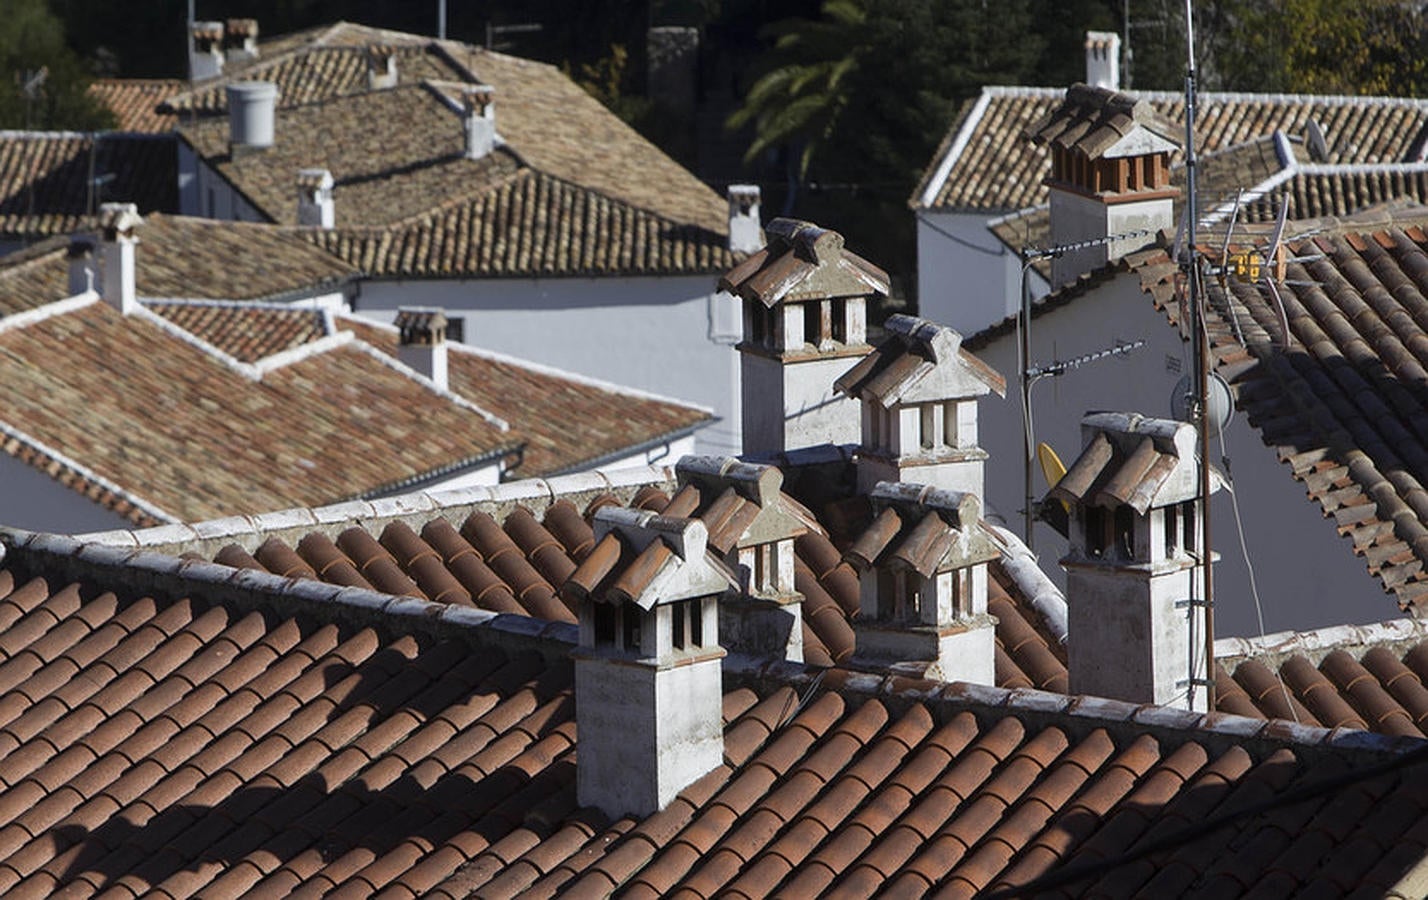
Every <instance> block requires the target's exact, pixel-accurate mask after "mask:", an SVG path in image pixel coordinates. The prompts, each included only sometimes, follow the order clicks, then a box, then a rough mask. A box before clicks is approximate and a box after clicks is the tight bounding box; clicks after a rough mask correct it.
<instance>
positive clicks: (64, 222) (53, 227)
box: [0, 131, 178, 241]
mask: <svg viewBox="0 0 1428 900" xmlns="http://www.w3.org/2000/svg"><path fill="white" fill-rule="evenodd" d="M107 202H124V203H133V204H135V205H136V206H138V207H139V211H140V212H141V213H148V212H152V211H155V210H157V211H161V212H172V211H174V210H176V209H177V208H178V159H177V156H176V153H175V150H174V142H173V139H172V138H171V137H169V136H167V135H159V134H123V133H118V132H83V133H81V132H68V131H0V240H3V241H34V240H40V239H43V238H45V237H50V236H53V235H60V234H70V233H72V232H74V231H77V230H79V229H80V228H83V227H85V225H86V223H87V222H88V221H89V220H90V218H91V216H92V215H93V214H94V213H95V212H96V211H97V210H98V209H99V206H100V204H101V203H107Z"/></svg>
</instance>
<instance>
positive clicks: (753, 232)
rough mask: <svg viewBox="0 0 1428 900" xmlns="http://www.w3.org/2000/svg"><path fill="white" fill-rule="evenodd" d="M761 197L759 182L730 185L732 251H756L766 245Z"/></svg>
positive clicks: (730, 238)
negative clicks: (760, 210) (761, 215)
mask: <svg viewBox="0 0 1428 900" xmlns="http://www.w3.org/2000/svg"><path fill="white" fill-rule="evenodd" d="M759 199H760V193H759V186H758V185H757V184H731V185H729V252H730V253H754V252H756V251H758V249H759V248H760V247H762V246H763V245H764V229H763V225H762V223H761V222H760V220H759Z"/></svg>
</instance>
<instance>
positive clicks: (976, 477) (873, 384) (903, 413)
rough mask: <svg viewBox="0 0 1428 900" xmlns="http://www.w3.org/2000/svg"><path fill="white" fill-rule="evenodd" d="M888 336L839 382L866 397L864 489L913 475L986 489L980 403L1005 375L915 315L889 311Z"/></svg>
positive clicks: (861, 451) (999, 389)
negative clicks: (979, 434) (979, 432)
mask: <svg viewBox="0 0 1428 900" xmlns="http://www.w3.org/2000/svg"><path fill="white" fill-rule="evenodd" d="M883 328H884V330H885V332H886V334H887V338H886V339H885V340H884V341H883V342H882V343H881V344H879V345H878V347H877V349H875V350H874V351H873V352H872V353H869V354H868V355H867V356H865V357H864V358H863V359H862V360H861V361H860V362H858V363H857V365H855V366H853V368H851V369H849V370H848V371H847V372H846V373H844V374H843V376H842V377H840V378H839V379H838V380H837V382H836V383H835V386H836V387H837V389H838V390H839V391H841V392H842V393H844V394H846V395H847V396H849V397H853V398H857V399H858V400H859V401H860V402H861V403H862V413H863V415H862V426H863V427H862V442H861V444H860V445H859V447H858V461H857V465H858V490H859V491H860V492H864V493H866V492H867V491H870V490H872V489H873V486H874V485H876V484H878V483H879V482H883V481H893V482H897V481H908V482H913V483H916V484H924V485H930V486H932V487H937V488H947V489H949V490H955V491H961V492H964V493H967V494H971V495H973V496H976V497H981V496H983V492H982V484H983V477H982V474H983V473H982V470H983V466H984V465H985V461H986V459H987V452H986V451H985V450H983V449H982V448H981V447H980V446H978V443H977V403H978V401H979V400H980V398H982V397H984V396H986V395H987V394H989V393H992V392H995V393H996V394H997V396H999V397H1005V396H1006V379H1004V378H1003V377H1002V376H1001V375H1000V374H998V373H997V371H996V370H995V369H993V368H992V367H991V366H988V365H987V364H986V363H984V362H982V361H981V360H980V359H978V358H977V357H975V356H973V355H972V354H971V353H968V352H967V351H966V350H964V349H962V336H961V335H960V334H958V333H957V332H955V331H953V330H952V329H951V328H948V327H946V326H944V325H938V324H937V323H935V322H929V321H928V320H926V319H919V318H917V317H915V316H906V315H901V314H899V315H894V316H889V317H888V320H887V322H886V323H884V325H883Z"/></svg>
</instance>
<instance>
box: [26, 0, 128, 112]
mask: <svg viewBox="0 0 1428 900" xmlns="http://www.w3.org/2000/svg"><path fill="white" fill-rule="evenodd" d="M42 71H43V77H42V78H39V77H36V76H37V75H38V73H41V72H42ZM27 81H28V82H29V87H30V90H28V91H27V90H25V87H26V82H27ZM88 86H89V75H88V73H87V72H86V71H85V69H84V66H83V64H82V63H81V62H80V61H79V59H78V58H77V57H76V56H75V55H74V53H72V52H71V51H70V49H69V48H68V47H67V46H66V44H65V39H64V27H63V26H62V25H61V24H60V21H59V20H58V19H57V18H55V17H54V16H53V15H51V14H50V11H49V9H48V8H47V7H46V5H45V2H44V0H5V2H4V7H3V14H0V127H3V128H33V129H65V128H71V129H79V130H89V129H100V128H108V127H111V126H112V125H113V116H112V115H111V114H110V113H109V111H108V109H106V108H105V107H104V106H103V105H102V104H100V103H97V102H95V100H94V99H93V98H92V97H90V96H89V95H88V94H87V93H86V89H87V88H88Z"/></svg>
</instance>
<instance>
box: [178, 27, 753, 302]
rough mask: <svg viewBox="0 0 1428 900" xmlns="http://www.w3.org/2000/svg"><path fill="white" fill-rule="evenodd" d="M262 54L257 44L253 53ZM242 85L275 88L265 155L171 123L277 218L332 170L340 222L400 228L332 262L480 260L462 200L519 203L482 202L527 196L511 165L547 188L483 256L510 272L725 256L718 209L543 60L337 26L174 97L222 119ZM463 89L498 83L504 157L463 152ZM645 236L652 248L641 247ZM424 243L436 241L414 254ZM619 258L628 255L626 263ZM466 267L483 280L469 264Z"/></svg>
mask: <svg viewBox="0 0 1428 900" xmlns="http://www.w3.org/2000/svg"><path fill="white" fill-rule="evenodd" d="M279 40H282V39H279ZM369 45H374V46H375V45H381V46H383V47H385V48H390V49H393V50H394V51H395V52H396V53H397V57H398V61H397V71H398V76H399V78H400V79H401V81H400V84H399V85H398V86H397V87H394V88H390V89H382V90H371V89H370V88H369V86H368V80H367V52H368V46H369ZM268 46H269V44H268V42H265V44H264V48H265V51H266V48H267V47H268ZM253 78H264V79H268V80H273V81H274V82H275V83H276V84H277V85H278V88H279V92H280V96H281V99H280V101H279V112H278V116H277V127H276V144H275V146H274V147H272V148H269V149H268V150H266V151H264V152H263V153H261V154H251V155H247V156H242V158H240V159H237V160H235V159H233V158H231V157H230V155H229V150H228V126H227V123H226V121H224V120H222V119H220V118H216V117H213V118H209V119H207V120H203V121H199V122H196V123H193V124H190V125H186V126H183V127H182V128H180V133H181V134H182V135H183V138H184V139H185V140H186V141H188V142H189V143H190V144H192V145H193V146H194V147H195V148H196V150H197V152H198V153H199V155H200V156H201V157H203V158H205V159H206V160H207V161H208V162H209V163H210V164H212V165H214V166H215V167H217V168H218V169H219V171H220V172H222V173H223V175H224V176H225V177H226V178H228V179H229V180H230V181H232V182H233V183H234V185H235V186H236V187H237V188H238V190H240V191H241V192H242V193H243V194H244V195H245V196H246V197H247V198H248V199H249V200H250V201H251V202H253V203H255V204H256V205H257V206H258V208H259V209H260V210H261V211H262V212H263V214H265V215H267V216H268V217H269V218H270V219H272V220H274V221H278V222H285V223H290V222H292V221H293V220H294V217H295V213H296V203H295V199H294V197H293V194H294V190H293V180H294V178H295V177H296V173H297V170H298V169H299V168H306V167H312V166H325V167H326V168H328V169H330V170H331V172H332V174H333V176H334V178H335V179H336V193H335V197H336V209H337V224H338V227H339V228H357V229H362V228H369V227H386V226H393V225H397V226H399V227H398V228H397V232H395V233H394V234H393V235H391V236H390V237H389V238H387V239H385V245H386V246H397V247H400V252H397V253H392V254H390V255H388V254H387V252H386V251H385V250H383V249H382V248H381V247H378V246H373V244H374V243H382V241H379V240H378V239H377V238H376V237H375V236H372V235H361V234H358V235H350V236H348V237H346V238H344V239H343V240H345V241H348V242H350V243H352V244H354V245H356V246H355V247H353V248H349V252H345V253H344V256H346V257H347V258H349V259H353V258H355V257H354V254H358V253H360V255H362V256H363V257H364V258H366V259H368V262H369V264H371V265H372V266H373V269H374V271H381V272H383V273H393V272H396V271H397V270H396V269H394V267H400V266H406V265H408V264H409V265H410V267H411V271H408V270H407V269H400V271H399V274H402V275H403V276H410V275H416V276H418V277H419V276H421V275H424V274H440V273H444V272H446V271H466V270H461V269H458V268H455V267H459V266H462V265H465V266H467V267H468V268H469V267H470V266H472V265H473V264H476V262H475V261H476V259H477V257H478V256H480V255H482V254H484V253H487V252H489V251H488V250H487V249H486V248H482V247H477V246H470V247H467V246H463V245H464V244H465V243H467V242H469V241H471V240H474V239H476V237H477V235H476V234H473V233H472V232H473V230H475V229H473V227H472V220H473V219H476V220H477V221H478V222H479V221H480V217H481V216H483V215H486V214H487V212H488V211H487V210H483V209H481V208H473V207H480V206H483V205H485V204H487V203H489V204H490V205H493V206H502V205H508V204H510V203H512V202H516V198H512V197H500V196H497V197H493V198H492V199H491V200H490V201H486V200H484V199H483V198H484V196H485V195H487V194H489V193H491V192H500V191H503V190H505V191H506V192H507V193H510V191H511V190H515V191H528V190H529V188H530V186H531V185H530V184H529V183H526V184H522V183H516V184H511V183H509V182H508V178H509V176H510V175H511V173H512V172H513V171H515V167H516V164H517V161H519V165H520V167H521V168H522V169H525V168H529V169H530V170H532V171H533V172H534V173H538V174H539V176H540V178H539V180H537V181H536V182H535V186H536V187H537V188H539V189H540V190H542V191H544V192H545V195H544V198H543V199H542V200H541V201H540V202H541V203H543V204H544V205H543V206H542V208H541V210H540V211H539V212H537V211H536V210H535V209H534V208H533V207H531V206H530V204H531V203H532V201H533V200H534V198H530V197H527V198H525V199H524V200H521V201H519V202H521V203H523V204H524V205H526V206H527V208H528V211H529V212H530V213H534V214H535V215H536V217H537V218H538V219H540V217H541V216H542V215H543V216H544V217H546V218H548V219H549V220H550V224H549V226H548V227H545V226H544V224H543V222H544V220H543V219H541V220H540V221H539V222H537V223H536V224H537V225H538V226H540V230H541V231H542V232H543V233H542V234H538V235H524V234H522V235H520V239H519V241H517V242H516V243H517V247H518V249H517V250H516V251H514V252H513V254H511V255H507V254H503V253H500V252H497V253H496V254H495V256H496V258H497V259H498V260H503V261H504V262H505V263H507V264H508V265H510V266H511V268H510V269H509V274H524V273H526V272H528V271H532V270H533V266H532V264H531V262H530V261H529V260H527V259H526V257H527V255H529V256H530V257H531V259H533V260H535V261H536V263H537V265H538V264H539V261H540V259H541V257H542V256H544V257H545V258H546V259H547V260H548V259H550V258H552V257H556V258H559V259H560V260H561V261H562V262H563V263H565V264H567V265H569V266H571V268H570V269H569V271H564V270H562V273H563V274H583V273H585V272H588V271H591V270H592V268H591V267H590V264H591V262H592V261H593V263H594V268H593V270H595V271H617V272H623V271H639V270H641V268H642V266H647V265H649V262H645V263H641V262H640V261H639V257H641V256H644V257H645V258H646V259H647V260H650V261H657V262H658V264H659V265H660V266H662V267H663V268H662V269H661V271H686V270H697V271H700V272H706V271H707V272H712V271H715V270H718V269H722V268H726V267H727V265H728V263H729V257H728V255H727V250H726V249H724V247H723V246H722V245H724V244H725V243H726V241H727V232H728V221H727V210H726V206H725V203H724V201H723V200H722V199H721V198H720V197H718V196H717V195H716V194H715V193H714V192H713V191H711V190H710V189H709V188H708V187H707V186H706V185H704V184H703V183H702V182H700V181H699V180H698V179H696V178H695V177H694V176H693V175H691V174H690V173H689V172H688V171H686V170H685V169H683V168H682V167H681V166H679V165H678V164H677V163H675V162H674V161H673V160H671V159H670V158H669V157H668V156H666V155H665V154H664V153H663V152H661V151H660V150H659V149H658V148H656V147H655V146H654V145H653V144H651V143H649V142H648V141H647V140H645V139H644V138H643V137H641V136H640V135H639V134H638V133H636V132H635V131H634V130H633V129H631V128H630V127H629V126H627V125H625V124H624V123H623V122H621V121H620V120H619V118H618V117H616V116H615V115H613V114H612V113H610V112H609V111H608V110H606V109H605V108H604V107H603V106H602V105H601V104H600V103H599V102H598V101H596V100H595V99H594V98H592V97H591V96H589V95H588V94H587V93H586V92H585V91H584V90H582V89H581V88H580V87H579V86H577V85H576V84H575V83H574V82H573V81H572V80H571V79H570V78H569V77H568V76H566V75H565V74H563V73H561V72H560V71H559V70H557V69H555V68H553V67H551V66H548V65H545V64H543V63H536V62H532V61H529V60H522V59H517V58H515V57H510V56H506V55H504V54H501V53H494V52H491V51H488V50H485V49H482V48H477V47H471V46H467V45H464V44H460V43H456V42H451V41H447V42H439V41H431V40H430V39H428V38H423V37H421V36H418V35H402V34H398V33H391V32H378V31H376V30H373V29H365V28H362V27H361V26H351V25H348V24H346V23H340V24H339V25H338V26H334V27H333V28H332V29H330V30H328V31H325V32H311V33H308V34H307V35H305V36H301V38H300V39H297V40H294V41H291V42H288V43H287V44H285V45H283V46H282V49H281V50H278V51H277V52H274V53H272V54H270V55H265V56H263V57H262V58H260V59H259V60H258V61H257V62H253V63H247V64H244V65H243V66H241V67H240V69H239V70H235V71H234V72H233V73H232V74H231V77H230V76H229V75H225V76H224V77H223V78H220V79H218V80H215V81H213V82H208V83H205V84H204V85H202V86H200V87H198V88H196V89H195V90H194V91H193V92H192V93H190V94H187V95H183V96H181V97H177V98H174V99H173V100H171V103H172V104H173V105H175V108H178V107H183V108H193V109H197V110H200V111H205V112H216V111H220V110H221V109H223V108H224V104H225V103H226V99H224V96H223V89H224V86H225V85H226V84H227V83H228V82H230V81H233V80H249V79H253ZM423 79H425V80H423ZM467 84H486V85H491V86H493V87H494V90H495V110H496V129H497V132H498V134H499V136H500V138H501V140H502V142H503V145H504V148H505V149H504V150H497V151H496V152H495V153H494V154H493V155H492V156H490V157H488V158H487V159H485V160H481V161H472V160H467V159H464V156H463V151H464V137H463V133H462V130H461V125H460V119H459V116H458V115H457V114H456V113H455V112H454V111H453V109H452V108H451V104H452V102H453V101H452V99H451V97H450V96H448V95H449V94H450V93H451V92H452V91H453V90H454V89H455V88H458V87H460V86H461V85H467ZM582 193H583V194H584V195H585V196H584V197H580V196H576V195H577V194H582ZM425 215H430V218H429V219H428V220H426V221H424V222H421V223H415V222H411V221H407V220H409V219H412V218H413V217H416V216H425ZM641 220H644V221H641ZM531 225H532V223H531V222H530V221H529V219H525V218H522V219H520V220H518V221H515V222H513V223H511V224H510V225H506V224H505V223H499V222H498V223H495V227H497V228H498V229H500V230H502V231H507V230H518V229H522V228H526V227H530V226H531ZM479 227H480V226H479V225H478V226H477V228H479ZM486 227H487V228H489V227H492V226H491V225H489V224H488V225H487V226H486ZM636 227H638V229H639V232H638V233H637V235H636V236H635V237H634V238H633V239H634V240H635V241H636V242H638V243H639V244H640V246H634V247H631V246H629V243H630V241H631V239H632V238H631V232H632V231H633V230H634V229H635V228H636ZM607 228H608V229H609V230H608V232H607ZM577 233H579V234H582V235H583V236H582V238H581V239H579V240H575V239H573V238H572V237H571V235H573V234H577ZM646 241H650V242H652V243H653V251H654V252H651V250H650V249H646V248H644V247H643V246H642V245H643V243H644V242H646ZM362 242H366V244H365V245H364V244H363V243H362ZM428 242H430V243H431V244H433V245H435V246H434V248H431V247H427V246H425V245H426V244H427V243H428ZM418 244H421V245H422V246H421V247H420V248H419V249H418V251H417V252H416V254H415V256H414V257H411V251H412V248H413V247H416V246H417V245H418ZM519 248H526V249H519ZM626 256H631V257H634V259H631V260H629V261H628V262H627V261H626V259H625V257H626ZM409 257H411V259H410V262H408V258H409ZM607 261H608V262H607ZM472 271H479V264H478V269H475V270H472ZM483 274H484V273H483ZM496 274H508V273H507V272H506V271H505V270H503V271H501V272H498V273H496Z"/></svg>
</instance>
